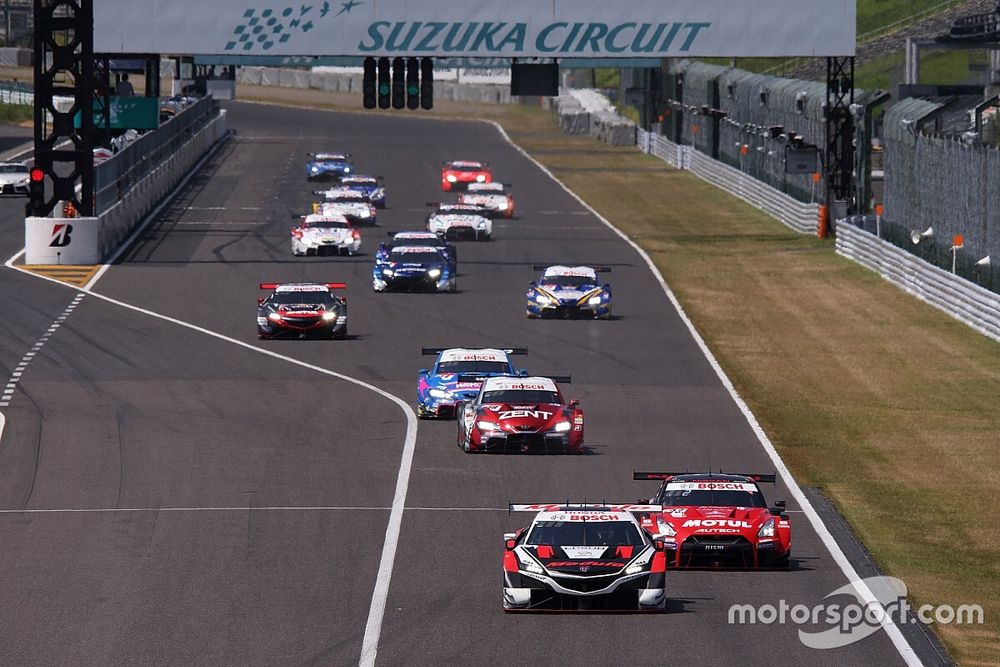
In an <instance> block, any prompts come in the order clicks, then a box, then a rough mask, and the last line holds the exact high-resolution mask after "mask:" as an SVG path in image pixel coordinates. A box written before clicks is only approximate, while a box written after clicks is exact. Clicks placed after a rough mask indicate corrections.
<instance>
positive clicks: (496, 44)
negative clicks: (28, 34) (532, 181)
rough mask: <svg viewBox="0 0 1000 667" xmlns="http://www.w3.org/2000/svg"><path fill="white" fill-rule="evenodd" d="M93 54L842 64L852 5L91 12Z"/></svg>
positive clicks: (543, 0)
mask: <svg viewBox="0 0 1000 667" xmlns="http://www.w3.org/2000/svg"><path fill="white" fill-rule="evenodd" d="M94 37H95V45H94V50H95V51H97V52H102V53H163V54H230V55H244V56H261V55H269V56H358V55H360V56H368V55H372V56H382V55H386V56H411V55H412V56H448V57H507V58H511V57H524V58H531V57H543V58H564V57H572V58H636V57H643V58H661V57H670V56H675V57H676V56H684V57H692V56H741V57H751V56H758V57H767V56H849V55H854V46H855V0H621V1H617V2H616V1H613V0H495V1H492V2H480V1H470V0H334V1H327V0H296V2H294V3H292V2H290V0H283V1H281V0H242V1H233V0H212V1H211V2H205V0H165V1H161V2H136V0H98V1H97V2H94Z"/></svg>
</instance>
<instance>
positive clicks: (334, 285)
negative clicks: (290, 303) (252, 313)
mask: <svg viewBox="0 0 1000 667" xmlns="http://www.w3.org/2000/svg"><path fill="white" fill-rule="evenodd" d="M287 284H288V283H261V284H260V288H261V289H278V288H279V287H280V286H281V285H287ZM316 284H317V285H323V286H324V287H326V288H327V289H347V283H316Z"/></svg>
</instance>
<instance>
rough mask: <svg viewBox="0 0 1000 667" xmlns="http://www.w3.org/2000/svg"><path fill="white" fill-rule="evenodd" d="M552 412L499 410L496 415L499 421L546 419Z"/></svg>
mask: <svg viewBox="0 0 1000 667" xmlns="http://www.w3.org/2000/svg"><path fill="white" fill-rule="evenodd" d="M554 414H555V413H554V412H547V411H545V410H501V411H500V412H498V413H497V417H498V418H499V419H548V418H549V417H551V416H552V415H554Z"/></svg>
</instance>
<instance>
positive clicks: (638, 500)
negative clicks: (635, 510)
mask: <svg viewBox="0 0 1000 667" xmlns="http://www.w3.org/2000/svg"><path fill="white" fill-rule="evenodd" d="M635 502H636V503H638V504H639V505H648V504H649V498H636V499H635Z"/></svg>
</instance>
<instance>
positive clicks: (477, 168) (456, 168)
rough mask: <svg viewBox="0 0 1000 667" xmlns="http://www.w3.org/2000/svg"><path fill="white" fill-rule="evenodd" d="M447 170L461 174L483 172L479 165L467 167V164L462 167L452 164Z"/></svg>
mask: <svg viewBox="0 0 1000 667" xmlns="http://www.w3.org/2000/svg"><path fill="white" fill-rule="evenodd" d="M449 170H450V171H461V172H463V173H469V172H477V171H483V168H482V167H481V166H479V165H475V166H472V165H467V164H463V165H455V164H453V165H451V167H449Z"/></svg>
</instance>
